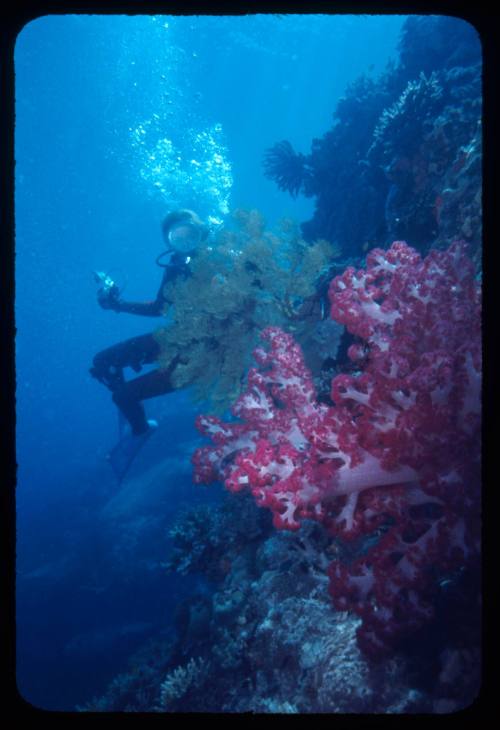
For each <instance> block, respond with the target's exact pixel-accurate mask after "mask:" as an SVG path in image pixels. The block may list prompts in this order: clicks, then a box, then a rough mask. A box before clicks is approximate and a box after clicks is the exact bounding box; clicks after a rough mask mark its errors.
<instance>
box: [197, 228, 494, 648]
mask: <svg viewBox="0 0 500 730" xmlns="http://www.w3.org/2000/svg"><path fill="white" fill-rule="evenodd" d="M330 299H331V304H332V317H333V318H334V319H336V320H337V321H338V322H340V323H342V324H345V326H346V327H347V329H348V330H349V331H350V332H351V334H353V335H355V336H356V337H357V338H358V340H359V342H358V343H357V344H356V345H354V346H352V347H351V348H350V350H349V355H350V357H351V359H352V360H353V362H355V363H357V364H358V367H360V368H361V367H362V368H363V370H362V371H360V373H359V374H358V375H355V376H353V375H339V376H337V377H336V378H335V379H334V380H333V381H332V400H333V402H334V406H332V407H330V406H327V405H325V404H323V403H319V402H318V401H317V400H316V394H315V391H314V387H313V383H312V379H311V375H310V373H309V372H308V371H307V369H306V367H305V364H304V360H303V356H302V353H301V350H300V348H299V347H298V345H297V344H296V343H295V342H294V341H293V338H292V337H290V335H287V334H285V333H284V332H282V331H281V330H279V329H278V328H268V329H267V330H265V331H264V333H263V334H262V337H263V338H264V339H265V340H267V341H268V342H269V344H270V349H269V351H265V350H263V349H261V348H259V349H258V350H256V352H255V358H256V360H257V362H258V364H259V368H254V369H252V370H251V371H250V373H249V377H248V388H247V390H246V392H245V393H244V394H243V395H242V396H241V397H240V398H239V400H238V401H237V402H236V404H235V406H234V408H233V413H234V415H235V416H236V417H237V418H239V419H240V422H238V423H236V422H235V423H223V422H221V421H220V420H218V419H216V418H210V417H200V418H199V419H198V427H199V428H200V430H201V431H202V433H204V434H205V435H207V436H210V437H211V438H212V441H213V443H214V446H211V447H205V448H202V449H199V450H198V451H197V452H196V454H195V456H194V463H195V467H196V472H195V480H196V481H198V482H207V481H211V480H213V479H217V478H218V479H221V480H223V481H224V483H225V485H226V487H227V488H228V489H229V490H231V491H239V490H241V489H248V490H250V491H251V492H252V494H253V495H254V497H255V499H256V501H257V503H258V504H259V505H261V506H266V507H268V508H269V509H270V510H271V511H272V512H273V515H274V524H275V526H276V527H277V528H285V529H292V530H294V529H298V528H299V526H300V520H301V519H304V518H307V519H315V520H318V521H321V522H322V523H323V524H324V525H325V526H326V528H327V529H328V531H329V532H330V534H331V535H333V536H335V537H337V538H341V539H343V540H354V539H355V538H360V539H362V538H363V537H367V536H371V535H373V534H374V533H375V531H376V530H377V529H378V530H379V532H381V533H382V536H381V537H379V539H378V541H376V542H375V544H372V546H371V547H370V548H368V547H366V551H365V554H364V555H363V556H362V557H359V558H358V559H356V560H354V561H353V562H351V563H350V564H349V565H345V564H342V563H341V562H339V561H337V562H335V563H333V564H332V566H331V567H330V570H329V574H330V591H331V594H332V598H333V601H334V604H335V605H336V607H337V608H339V609H342V610H352V611H355V612H356V613H358V614H359V615H360V616H361V617H362V618H363V623H362V625H361V627H360V630H359V632H358V639H359V642H360V645H361V646H362V647H363V649H364V650H365V651H366V652H368V653H371V654H372V655H373V654H378V653H380V652H382V651H384V650H385V649H387V647H389V646H391V645H392V643H393V642H394V640H395V639H397V638H398V637H399V636H400V635H401V634H404V633H407V632H408V631H410V630H413V629H415V628H416V627H418V626H419V625H420V624H421V623H422V622H423V621H424V620H427V619H428V618H429V616H430V615H431V614H432V604H431V602H430V601H429V600H428V594H429V591H430V590H431V588H432V581H433V580H434V581H435V580H436V579H437V578H438V577H439V576H440V575H442V574H444V573H445V572H446V571H449V570H451V569H453V568H454V567H456V566H458V565H461V564H464V563H465V562H467V561H468V560H471V559H472V558H473V557H474V556H475V555H477V553H478V551H479V536H478V532H479V458H480V447H479V426H480V373H481V366H480V355H481V346H480V291H479V286H478V284H477V282H476V281H475V279H474V271H473V267H472V264H471V262H470V261H469V259H468V258H467V256H466V254H465V249H464V245H463V244H461V243H455V244H453V245H452V246H451V247H450V248H449V249H448V250H447V251H445V252H438V251H433V252H431V253H430V254H429V255H428V256H427V257H426V258H425V259H423V260H422V258H421V257H420V255H419V254H418V253H417V252H416V251H414V250H413V249H411V248H410V247H409V246H407V245H406V244H405V243H402V242H395V243H394V244H393V245H392V246H391V248H390V249H389V250H388V251H382V250H380V249H374V250H373V251H371V252H370V253H369V255H368V257H367V266H366V270H360V271H355V270H354V269H352V268H349V269H347V270H346V271H345V272H344V274H343V275H342V276H338V277H336V278H335V279H334V280H333V281H332V282H331V285H330ZM362 341H363V342H362Z"/></svg>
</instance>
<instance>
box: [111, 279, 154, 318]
mask: <svg viewBox="0 0 500 730" xmlns="http://www.w3.org/2000/svg"><path fill="white" fill-rule="evenodd" d="M164 286H165V276H164V277H163V279H162V282H161V285H160V288H159V290H158V294H157V295H156V299H154V300H153V301H150V302H125V301H124V300H123V299H120V298H118V299H117V300H116V302H115V306H113V309H114V310H115V312H126V313H127V314H140V315H142V316H143V317H161V315H162V314H163V312H164V309H165V304H166V302H165V299H164V297H163V287H164Z"/></svg>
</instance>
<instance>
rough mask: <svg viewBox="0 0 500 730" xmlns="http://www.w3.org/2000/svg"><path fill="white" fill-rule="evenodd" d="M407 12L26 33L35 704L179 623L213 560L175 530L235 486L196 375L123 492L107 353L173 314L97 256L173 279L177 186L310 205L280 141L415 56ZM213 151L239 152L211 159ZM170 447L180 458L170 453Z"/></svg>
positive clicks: (116, 22) (22, 355) (28, 587)
mask: <svg viewBox="0 0 500 730" xmlns="http://www.w3.org/2000/svg"><path fill="white" fill-rule="evenodd" d="M403 20H404V18H403V17H402V16H389V17H383V16H379V17H377V16H373V17H370V16H366V17H355V16H282V17H279V16H263V15H260V16H248V17H234V18H230V17H163V16H154V17H149V16H138V17H126V16H83V15H82V16H72V15H67V16H64V15H63V16H46V17H42V18H40V19H38V20H35V21H33V22H31V23H29V24H28V25H27V26H26V27H25V28H24V29H23V30H22V32H21V33H20V35H19V37H18V40H17V43H16V49H15V71H16V131H15V155H16V170H15V185H16V188H15V193H16V300H15V317H16V326H17V338H16V370H17V392H16V398H17V461H18V464H19V469H18V488H17V551H18V562H17V570H18V585H17V632H18V633H17V656H18V658H17V662H18V664H17V678H18V687H19V690H20V692H21V694H22V696H23V697H25V698H26V699H27V700H28V701H29V702H31V703H32V704H34V705H35V706H37V707H43V708H49V709H73V708H74V707H75V705H77V704H82V703H84V702H85V701H87V700H89V699H90V698H91V697H92V696H93V695H96V694H99V693H102V692H103V691H104V689H105V686H106V684H107V683H108V682H109V681H110V680H111V679H112V678H113V676H115V675H116V674H117V673H118V672H119V671H120V670H121V669H122V667H123V666H124V663H125V661H126V658H127V657H128V655H129V654H130V653H131V652H132V651H133V649H134V648H135V647H136V646H137V645H139V644H140V642H141V641H144V640H145V639H146V638H147V637H148V636H150V635H153V634H155V632H156V633H158V632H160V631H163V632H164V633H165V635H166V636H167V635H168V632H169V630H171V627H172V625H173V621H174V618H173V617H174V614H175V610H176V606H177V604H178V603H179V602H180V601H181V600H182V598H183V597H184V596H185V595H187V592H188V591H189V590H190V589H191V588H192V587H193V580H192V579H188V578H180V577H172V576H171V575H166V574H164V573H163V572H162V571H161V569H160V568H159V565H160V563H161V561H162V560H164V559H165V550H166V548H165V545H164V543H163V538H164V535H165V531H166V529H167V528H168V524H169V522H170V521H171V520H172V519H173V518H174V516H175V514H176V513H177V512H178V511H179V510H180V509H181V508H182V507H184V506H188V505H193V504H196V503H201V502H203V501H209V502H210V501H214V500H217V499H218V492H217V489H214V490H213V491H210V490H201V489H200V488H199V487H197V488H195V487H194V486H193V485H192V484H191V471H190V464H189V458H190V454H191V452H192V449H193V448H194V445H195V444H196V443H198V440H199V439H198V435H197V432H196V431H195V428H194V425H193V422H194V418H195V416H196V414H197V412H198V410H197V409H196V407H195V406H194V405H193V404H192V402H191V400H190V399H189V394H188V393H185V392H180V393H175V394H171V395H168V396H165V397H163V398H156V399H153V400H152V401H148V403H147V412H148V416H149V417H155V418H157V419H158V420H159V421H160V430H159V432H158V434H157V435H156V436H155V438H154V440H153V439H152V440H151V442H150V443H149V444H148V445H147V447H146V448H145V450H144V452H143V453H142V454H141V456H140V458H139V459H138V462H137V463H136V464H135V465H134V470H133V473H132V475H131V484H132V487H131V489H132V492H128V493H122V496H121V497H120V493H118V495H117V489H116V486H115V484H114V481H113V478H112V475H111V474H110V470H109V466H108V464H107V463H106V461H105V455H106V453H107V451H108V450H109V448H110V447H111V446H112V445H113V444H114V442H115V441H116V438H117V415H116V411H115V409H114V406H113V404H112V403H111V400H110V397H109V393H108V391H106V389H105V388H103V387H102V386H100V384H99V383H97V381H95V380H93V379H92V378H91V377H90V375H89V373H88V368H89V367H90V365H91V362H92V358H93V356H94V354H95V353H96V352H98V351H99V350H101V349H103V348H105V347H107V346H109V345H111V344H114V343H115V342H119V341H121V340H123V339H126V338H128V337H131V336H133V335H136V334H142V333H146V332H149V331H152V330H153V329H154V328H155V327H156V326H157V325H158V320H153V319H151V320H149V319H144V318H136V317H133V316H132V315H126V314H120V315H116V314H115V313H114V312H108V311H103V310H101V309H99V307H98V306H97V305H96V298H95V290H96V286H95V283H94V281H93V278H92V271H93V270H94V269H103V270H109V269H113V270H115V271H116V274H115V275H116V277H117V279H118V280H119V281H120V283H124V282H126V287H127V289H126V292H127V299H129V300H146V299H151V298H153V297H154V296H155V295H156V291H157V288H158V285H159V282H160V279H161V272H160V270H159V269H158V268H157V267H156V266H155V264H154V260H155V258H156V256H157V255H158V254H159V253H160V252H161V250H162V242H161V236H160V222H161V219H162V217H163V216H164V215H165V213H166V212H168V210H169V209H171V207H172V206H174V205H175V204H177V205H180V206H190V207H195V208H196V209H197V210H199V211H200V212H201V213H202V214H203V215H204V216H205V217H207V216H211V217H212V218H213V220H214V221H215V223H214V225H220V224H223V223H224V220H225V219H226V217H227V215H228V211H229V210H232V209H234V208H237V207H246V208H258V209H260V210H261V211H262V213H263V214H264V216H265V217H266V219H267V220H268V222H269V223H270V224H271V225H272V224H273V223H274V222H276V221H277V220H278V219H279V218H281V217H283V216H291V217H293V218H295V219H296V220H298V221H303V220H306V219H307V218H309V217H310V216H311V214H312V211H313V201H312V200H311V199H306V198H304V197H303V196H300V195H299V196H298V198H297V199H295V200H294V199H292V198H291V197H290V196H289V195H287V194H286V193H282V192H280V191H279V190H278V189H277V187H276V185H275V184H274V183H273V182H271V181H270V180H268V179H266V178H265V177H264V175H263V171H262V156H263V153H264V151H265V150H266V149H267V148H269V147H270V146H272V145H273V144H274V143H275V142H277V141H279V140H282V139H288V140H290V142H291V143H292V145H293V146H294V148H295V150H297V151H299V152H304V153H306V152H307V151H308V149H309V147H310V143H311V140H312V139H313V138H314V137H320V136H321V135H323V134H324V133H325V131H326V130H327V129H329V128H330V126H331V124H332V112H333V110H334V108H335V105H336V103H337V101H338V99H339V98H340V97H341V96H342V95H343V93H344V91H345V89H346V87H347V85H348V84H349V83H351V82H352V81H353V80H354V79H355V78H356V77H357V76H359V74H360V73H361V72H367V73H368V74H370V75H372V76H373V77H376V76H377V75H378V74H379V73H380V72H382V70H383V69H384V68H385V65H386V63H387V61H388V60H389V59H390V58H394V57H395V55H396V44H397V40H398V33H399V31H400V28H401V25H402V23H403ZM155 115H156V116H155ZM141 129H142V130H143V131H144V134H142V133H141ZM143 138H144V139H143ZM163 139H166V140H168V143H169V145H170V146H168V145H167V146H166V143H163V144H160V146H158V144H159V143H160V141H161V140H163ZM190 145H192V149H193V150H194V151H192V155H193V158H191V157H190ZM155 150H156V155H157V157H160V158H161V155H163V156H164V157H163V160H160V162H162V164H163V167H161V166H160V168H159V169H155V168H157V167H158V165H157V164H156V165H155V164H152V163H153V162H154V161H152V160H151V159H150V156H151V154H155ZM179 153H180V156H181V161H180V166H179V168H178V170H177V172H176V173H175V175H176V176H177V177H176V179H175V180H174V179H173V175H174V173H172V169H173V168H172V165H173V164H174V162H175V159H176V157H178V156H179ZM196 155H198V158H199V159H197V160H196V162H198V163H200V164H205V163H206V162H207V161H210V160H212V162H213V161H214V155H219V156H220V158H221V160H222V162H221V163H219V166H215V167H214V166H212V168H211V169H212V172H210V173H209V172H208V171H207V170H206V169H205V168H203V169H204V170H205V172H203V173H198V174H197V172H196V171H197V170H199V167H197V166H196V165H195V164H193V163H191V159H194V158H195V156H196ZM203 155H205V156H206V159H202V158H203ZM155 162H156V163H158V159H157V160H156V161H155ZM178 162H179V161H178ZM214 170H215V172H214ZM190 175H191V178H190ZM174 183H175V184H174ZM176 186H177V187H176ZM176 196H177V197H176ZM163 460H167V466H166V467H163V469H164V473H165V476H164V477H163V479H162V477H159V476H158V475H157V474H156V473H153V472H152V470H154V469H155V468H156V467H158V468H159V465H160V466H161V464H162V461H163ZM144 475H146V476H144ZM141 479H142V480H144V481H143V482H141ZM141 485H142V487H144V489H142V488H141ZM152 485H154V488H152ZM134 489H135V492H134V491H133V490H134ZM147 490H150V491H147ZM120 499H121V500H122V501H121V502H120ZM113 500H114V501H113ZM155 513H156V514H159V515H160V519H158V520H156V521H155V520H154V519H152V516H151V515H152V514H155ZM147 520H149V521H150V523H147V525H146V527H145V521H147ZM134 530H135V532H134ZM134 534H136V536H137V539H136V542H135V543H134V542H133V540H132V538H131V535H134ZM198 589H200V590H203V586H202V587H201V588H200V587H199V586H198Z"/></svg>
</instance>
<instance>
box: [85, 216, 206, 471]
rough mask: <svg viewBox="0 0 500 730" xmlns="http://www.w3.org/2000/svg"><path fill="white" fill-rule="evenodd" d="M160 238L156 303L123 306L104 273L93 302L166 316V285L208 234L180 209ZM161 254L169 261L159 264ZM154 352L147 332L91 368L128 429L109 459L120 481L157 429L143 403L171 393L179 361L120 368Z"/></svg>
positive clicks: (149, 359)
mask: <svg viewBox="0 0 500 730" xmlns="http://www.w3.org/2000/svg"><path fill="white" fill-rule="evenodd" d="M162 234H163V239H164V242H165V244H166V251H164V252H163V253H161V254H160V255H159V256H158V257H157V259H156V263H157V264H158V265H159V266H161V267H163V268H164V274H163V277H162V281H161V284H160V288H159V290H158V294H157V295H156V299H154V300H153V301H147V302H126V301H124V300H123V299H122V298H121V297H120V290H119V288H118V286H117V285H116V284H115V283H114V282H113V281H112V280H111V279H110V278H109V277H108V276H106V275H105V274H102V273H99V272H96V279H97V280H98V281H100V283H101V284H102V287H101V288H100V289H99V292H98V303H99V305H100V306H101V307H102V308H103V309H111V310H114V311H115V312H127V313H129V314H138V315H142V316H146V317H160V316H161V315H163V314H165V312H166V310H167V309H168V307H169V306H170V305H171V304H172V302H170V301H168V300H167V299H166V298H165V294H164V288H165V285H166V284H167V283H168V282H171V281H173V280H174V279H176V278H177V277H179V276H180V277H183V278H186V277H188V276H190V275H191V270H190V266H189V263H190V261H191V259H192V257H193V256H195V255H196V250H197V248H198V247H199V246H200V244H201V243H203V242H204V241H206V240H207V238H208V235H209V230H208V228H207V226H206V225H205V224H204V223H203V222H202V221H201V219H200V218H199V217H198V216H197V215H196V213H194V212H193V211H192V210H188V209H182V210H177V211H173V212H172V213H169V214H168V215H167V216H166V217H165V219H164V220H163V223H162ZM166 255H168V256H169V260H168V262H167V263H162V259H163V258H164V257H165V256H166ZM159 353H160V347H159V345H158V343H157V342H156V340H155V338H154V336H153V334H152V333H150V334H145V335H139V336H138V337H132V338H131V339H129V340H125V341H124V342H120V343H118V344H117V345H113V346H112V347H108V348H107V349H105V350H102V351H101V352H99V353H97V355H96V356H95V357H94V361H93V367H92V368H91V369H90V373H91V375H92V376H93V377H94V378H97V380H99V381H100V382H101V383H103V384H104V385H105V386H106V387H107V388H109V390H110V391H111V393H112V400H113V402H114V403H115V404H116V405H117V407H118V409H119V412H120V414H121V415H122V416H123V417H125V419H126V420H127V421H128V422H129V424H130V427H131V430H132V433H131V434H130V435H128V436H126V437H124V438H122V439H121V440H120V441H119V443H118V444H117V446H116V447H115V448H114V449H113V450H112V451H111V453H110V454H109V456H108V459H109V461H110V462H111V465H112V466H113V469H114V471H115V473H116V475H117V477H118V479H119V481H120V482H121V480H122V479H123V477H124V475H125V473H126V471H127V470H128V468H129V466H130V464H131V463H132V461H133V458H134V456H135V455H136V454H137V452H138V451H139V449H140V447H141V446H142V444H143V443H144V442H145V440H146V439H147V437H148V436H149V435H150V434H151V432H152V431H153V430H154V429H155V428H157V426H158V424H157V423H156V421H153V420H147V419H146V414H145V411H144V407H143V405H142V401H143V400H146V399H147V398H154V397H155V396H158V395H164V394H165V393H170V392H171V391H172V390H174V387H173V385H172V382H171V376H172V373H173V371H174V370H175V367H176V366H177V364H178V362H179V358H174V360H173V361H172V362H171V363H170V365H169V367H168V368H166V369H162V370H152V371H151V372H148V373H146V374H145V375H141V376H139V377H137V378H134V379H132V380H125V378H124V376H123V370H124V368H125V367H130V368H132V369H133V370H134V371H135V372H137V373H138V372H140V371H141V369H142V366H143V365H145V364H151V363H154V362H155V361H156V359H157V357H158V355H159Z"/></svg>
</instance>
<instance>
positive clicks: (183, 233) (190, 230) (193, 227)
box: [161, 208, 208, 254]
mask: <svg viewBox="0 0 500 730" xmlns="http://www.w3.org/2000/svg"><path fill="white" fill-rule="evenodd" d="M161 228H162V233H163V238H164V240H165V243H166V245H167V248H169V249H170V250H172V251H176V252H177V253H181V254H192V253H193V252H194V251H195V250H196V249H197V248H198V246H199V245H200V244H201V243H203V241H205V240H206V239H207V238H208V228H207V227H206V226H205V225H204V223H203V221H202V220H201V218H199V217H198V216H197V215H196V213H195V212H194V211H192V210H188V209H187V208H184V209H182V210H174V211H173V212H172V213H169V214H168V215H167V216H166V217H165V219H164V220H163V223H162V226H161Z"/></svg>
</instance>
